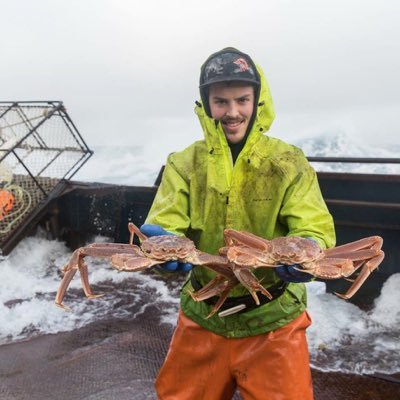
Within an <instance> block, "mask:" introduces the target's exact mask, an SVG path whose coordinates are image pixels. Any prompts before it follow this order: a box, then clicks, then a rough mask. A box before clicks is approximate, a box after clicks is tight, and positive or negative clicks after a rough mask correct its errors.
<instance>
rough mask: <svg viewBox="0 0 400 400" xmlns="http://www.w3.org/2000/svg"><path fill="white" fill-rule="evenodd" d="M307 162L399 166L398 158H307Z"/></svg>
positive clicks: (399, 159)
mask: <svg viewBox="0 0 400 400" xmlns="http://www.w3.org/2000/svg"><path fill="white" fill-rule="evenodd" d="M307 160H308V161H310V162H334V163H340V162H342V163H366V164H400V158H378V157H307Z"/></svg>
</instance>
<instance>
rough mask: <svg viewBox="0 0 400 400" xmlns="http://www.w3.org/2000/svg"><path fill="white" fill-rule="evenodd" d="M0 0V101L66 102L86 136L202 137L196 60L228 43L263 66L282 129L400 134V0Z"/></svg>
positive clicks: (284, 132) (277, 127)
mask: <svg viewBox="0 0 400 400" xmlns="http://www.w3.org/2000/svg"><path fill="white" fill-rule="evenodd" d="M1 8H2V26H1V28H0V29H1V30H2V39H3V40H2V50H1V58H2V63H1V64H0V87H1V93H2V100H24V99H38V100H41V99H60V100H63V101H64V102H65V104H66V106H67V108H68V110H69V112H70V114H71V117H72V118H73V120H74V121H75V122H76V124H77V126H78V128H79V129H80V131H81V132H82V134H83V136H84V137H85V138H86V139H87V141H88V143H89V144H91V143H92V144H98V143H106V142H109V141H110V139H111V138H113V140H115V138H116V137H118V138H119V141H120V143H122V144H123V143H132V142H136V141H142V142H144V144H145V145H146V143H147V142H146V140H148V145H152V144H153V143H152V142H151V141H150V139H148V138H149V137H150V136H151V138H154V137H156V136H157V134H159V135H163V136H164V137H165V136H169V137H171V142H174V140H175V142H176V143H178V141H179V142H180V141H182V140H183V141H184V142H185V141H186V139H187V141H188V143H190V142H191V141H193V140H195V139H197V138H198V137H199V135H201V132H200V128H199V126H198V124H197V121H196V117H195V116H194V115H193V105H194V100H195V99H196V98H197V97H198V89H197V86H198V74H199V69H200V65H201V63H202V62H203V61H204V59H205V58H206V57H207V56H208V55H209V54H210V53H211V52H214V51H216V50H219V49H220V48H222V47H226V46H236V47H238V48H239V49H241V50H243V51H245V52H248V53H249V54H250V55H252V56H253V57H254V58H255V59H256V61H257V62H258V63H259V64H260V65H261V66H262V67H263V68H264V70H265V72H266V75H267V78H268V80H269V83H270V85H271V89H272V94H273V97H274V101H275V106H276V111H277V120H276V123H275V124H274V125H273V128H272V131H271V132H272V133H273V134H274V135H275V136H280V137H288V139H289V140H290V137H295V136H296V135H299V134H304V132H307V130H309V131H310V132H315V131H318V129H319V130H320V131H321V132H324V131H327V130H328V131H329V130H331V129H332V127H335V126H340V127H341V129H342V130H343V129H344V130H349V132H350V133H351V134H352V135H354V136H359V137H360V138H363V140H365V139H368V140H370V141H371V143H373V142H378V139H379V140H380V141H384V142H391V141H392V142H397V143H399V141H400V139H399V137H400V135H398V133H397V129H398V128H397V124H396V122H397V114H398V111H399V105H400V101H399V100H398V93H399V89H400V85H399V76H398V71H399V70H400V51H399V42H398V38H399V37H400V26H399V24H398V21H397V16H398V15H399V11H400V3H399V2H398V1H395V0H386V1H385V2H381V3H379V2H376V1H372V0H365V1H361V0H347V1H344V0H336V1H331V0H328V1H317V0H307V1H302V2H295V1H289V0H285V1H280V2H265V1H263V0H252V1H251V2H248V3H244V2H242V1H238V0H220V1H212V0H203V1H202V2H200V3H199V2H192V1H183V0H170V1H168V2H162V1H155V0H152V1H151V0H150V1H147V2H143V1H123V0H85V1H79V0H70V1H69V2H60V1H50V0H35V1H28V0H26V1H23V0H20V1H15V2H9V1H3V2H2V5H1ZM186 127H187V131H188V133H186V132H185V133H183V132H182V130H184V129H185V128H186ZM178 130H179V132H178ZM144 131H145V132H152V134H151V135H150V136H148V135H144V134H143V133H144ZM288 132H290V134H289V133H288ZM182 138H184V139H182ZM152 140H153V139H152ZM179 147H180V146H179Z"/></svg>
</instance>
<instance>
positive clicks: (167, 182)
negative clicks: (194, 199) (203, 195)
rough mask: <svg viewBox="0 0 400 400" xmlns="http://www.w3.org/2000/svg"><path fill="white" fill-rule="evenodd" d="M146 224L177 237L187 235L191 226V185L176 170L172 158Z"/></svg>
mask: <svg viewBox="0 0 400 400" xmlns="http://www.w3.org/2000/svg"><path fill="white" fill-rule="evenodd" d="M146 223H147V224H155V225H160V226H162V227H163V228H164V229H165V230H167V231H168V232H171V233H175V234H177V235H185V233H186V231H187V229H188V227H189V226H190V218H189V183H188V180H187V179H185V178H184V177H183V176H182V175H181V174H180V173H179V172H178V170H177V169H176V168H175V166H174V164H173V162H172V160H171V156H169V157H168V161H167V164H166V166H165V169H164V172H163V176H162V180H161V184H160V186H159V188H158V190H157V194H156V197H155V199H154V201H153V204H152V206H151V208H150V211H149V214H148V216H147V218H146Z"/></svg>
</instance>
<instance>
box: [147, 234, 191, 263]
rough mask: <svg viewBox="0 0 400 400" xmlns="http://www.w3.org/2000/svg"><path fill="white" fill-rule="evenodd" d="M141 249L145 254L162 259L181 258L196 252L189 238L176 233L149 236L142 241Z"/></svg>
mask: <svg viewBox="0 0 400 400" xmlns="http://www.w3.org/2000/svg"><path fill="white" fill-rule="evenodd" d="M141 249H142V251H143V253H144V254H145V255H146V256H148V257H151V258H153V259H156V260H164V261H173V260H183V259H186V258H188V257H190V256H191V255H193V254H194V253H196V247H195V245H194V243H193V242H192V241H191V240H190V239H188V238H185V237H180V236H176V235H164V236H152V237H149V238H147V239H146V240H145V241H143V243H142V245H141Z"/></svg>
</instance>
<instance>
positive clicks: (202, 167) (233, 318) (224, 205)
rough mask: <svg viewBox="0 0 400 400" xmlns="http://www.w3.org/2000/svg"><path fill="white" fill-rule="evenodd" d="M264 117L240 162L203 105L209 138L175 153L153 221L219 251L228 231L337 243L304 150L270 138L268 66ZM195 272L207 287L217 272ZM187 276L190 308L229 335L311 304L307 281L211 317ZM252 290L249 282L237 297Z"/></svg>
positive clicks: (184, 298) (274, 324) (266, 277)
mask: <svg viewBox="0 0 400 400" xmlns="http://www.w3.org/2000/svg"><path fill="white" fill-rule="evenodd" d="M258 72H259V73H260V76H261V90H260V98H259V101H258V106H257V115H256V118H255V121H254V124H253V126H252V129H251V131H250V133H249V136H248V139H247V141H246V144H245V146H244V148H243V150H242V151H241V153H240V154H239V156H238V158H237V160H236V162H235V165H233V162H232V157H231V152H230V149H229V146H228V144H227V141H226V138H225V135H224V133H223V130H222V127H221V124H216V123H215V121H214V120H213V119H211V118H209V117H208V116H207V115H206V113H205V111H204V108H203V107H202V105H201V103H198V105H197V107H196V109H195V111H196V114H197V116H198V117H199V120H200V123H201V126H202V128H203V131H204V136H205V139H204V140H200V141H197V142H195V143H193V144H192V145H191V146H189V147H188V148H186V149H185V150H183V151H181V152H178V153H174V154H171V155H170V156H169V157H168V161H167V164H166V167H165V170H164V174H163V178H162V182H161V184H160V187H159V189H158V192H157V195H156V198H155V200H154V203H153V205H152V207H151V210H150V212H149V215H148V217H147V219H146V223H149V224H157V225H161V226H162V227H163V228H164V229H166V230H167V231H170V232H172V233H175V234H178V235H185V236H187V237H189V238H190V239H192V240H193V241H194V242H195V244H196V246H197V248H198V249H199V250H202V251H205V252H208V253H210V254H218V249H219V248H220V247H222V246H223V245H224V241H223V231H224V229H225V228H233V229H237V230H243V231H249V232H252V233H254V234H256V235H258V236H261V237H264V238H266V239H272V238H275V237H278V236H286V235H295V236H302V237H311V238H313V239H315V240H316V241H317V242H318V243H319V244H320V246H321V247H322V248H326V247H332V246H334V245H335V232H334V226H333V221H332V217H331V215H330V214H329V212H328V210H327V207H326V205H325V202H324V200H323V199H322V196H321V192H320V189H319V185H318V181H317V177H316V173H315V171H314V170H313V168H312V167H311V166H310V165H309V163H308V161H307V160H306V158H305V156H304V154H303V153H302V151H301V150H300V149H298V148H296V147H294V146H291V145H289V144H286V143H284V142H283V141H281V140H279V139H276V138H272V137H268V136H265V135H264V133H265V132H266V131H268V129H269V127H270V125H271V124H272V121H273V119H274V111H273V104H272V99H271V96H270V92H269V88H268V84H267V82H266V79H265V77H264V74H263V72H262V70H261V69H260V68H259V67H258ZM191 273H194V274H195V277H196V279H197V281H199V282H200V283H201V284H202V285H205V284H206V283H207V282H209V281H210V279H212V278H213V276H214V275H215V274H214V273H213V272H210V271H209V270H207V269H206V268H204V267H200V266H196V267H195V268H194V269H193V270H192V272H191ZM255 274H256V276H257V277H258V278H260V279H262V283H263V285H264V286H265V287H269V286H271V285H273V284H275V283H277V282H278V281H279V279H278V277H277V275H276V273H275V272H274V271H273V268H260V269H257V271H256V272H255ZM188 290H192V286H191V283H190V280H188V281H187V282H186V283H185V285H184V287H183V289H182V291H181V308H182V311H183V313H184V314H185V315H186V316H188V317H189V318H191V319H192V320H193V321H195V322H196V323H198V324H199V325H201V326H202V327H204V328H206V329H208V330H211V331H213V332H215V333H217V334H220V335H223V336H226V337H246V336H253V335H258V334H261V333H264V332H267V331H270V330H275V329H277V328H279V327H281V326H283V325H286V324H287V323H289V322H290V321H292V320H293V319H294V318H296V317H297V316H299V315H300V314H301V313H302V312H303V311H304V310H305V308H306V290H305V286H304V284H299V283H291V284H289V285H288V288H287V289H286V291H285V292H284V294H282V295H281V296H280V297H278V298H277V299H275V300H274V301H272V302H270V303H267V304H265V305H262V306H260V307H256V308H254V309H253V310H250V311H248V312H244V313H240V314H233V315H230V316H226V317H223V318H221V317H219V316H218V315H214V316H213V317H211V318H210V319H205V317H206V316H207V315H208V314H209V313H210V311H211V309H212V306H209V305H207V304H206V303H205V302H203V301H201V302H195V301H194V300H193V299H192V298H191V297H190V295H189V294H188V292H187V291H188ZM246 294H248V292H247V291H246V289H245V288H244V287H243V286H242V285H238V286H237V287H236V288H235V289H234V290H233V291H232V292H231V295H233V296H243V295H246Z"/></svg>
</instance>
